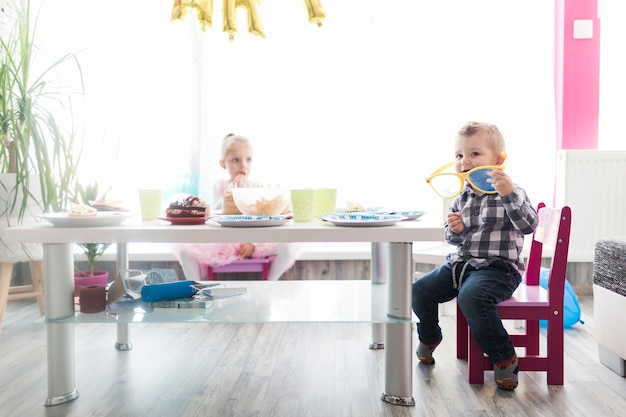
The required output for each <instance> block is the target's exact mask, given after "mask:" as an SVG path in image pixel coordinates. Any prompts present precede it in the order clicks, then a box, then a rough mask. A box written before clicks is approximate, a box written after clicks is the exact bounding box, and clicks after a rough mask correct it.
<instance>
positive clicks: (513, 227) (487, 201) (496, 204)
mask: <svg viewBox="0 0 626 417" xmlns="http://www.w3.org/2000/svg"><path fill="white" fill-rule="evenodd" d="M450 211H451V212H460V213H461V218H462V219H463V224H464V225H465V229H464V230H463V232H461V233H454V232H452V231H451V230H450V228H449V226H448V222H446V224H445V238H446V241H447V242H448V243H449V244H451V245H454V246H457V251H456V253H451V254H449V255H448V256H447V258H446V259H447V260H448V262H450V263H454V262H460V261H463V262H467V263H469V264H470V265H471V266H473V267H474V268H477V269H478V268H481V267H484V266H487V265H490V264H491V263H493V262H495V261H498V260H505V261H507V262H510V263H511V264H513V265H514V266H515V267H516V268H517V269H518V271H519V272H520V273H522V272H523V271H524V269H525V266H524V262H523V261H522V259H521V257H520V254H521V252H522V249H523V246H524V235H526V234H531V233H532V232H533V231H534V230H535V227H537V224H538V222H539V217H538V215H537V211H536V210H535V209H534V208H533V206H532V205H531V203H530V200H529V199H528V196H527V195H526V192H525V191H524V190H523V189H522V188H521V187H519V186H518V185H517V184H515V188H514V190H513V193H512V194H511V195H509V196H506V197H503V196H501V195H499V194H482V195H478V194H476V193H475V192H474V190H472V188H471V187H470V186H469V185H466V186H465V189H464V190H463V192H462V193H461V194H460V195H459V196H458V197H457V198H456V199H455V200H454V201H453V202H452V205H451V206H450Z"/></svg>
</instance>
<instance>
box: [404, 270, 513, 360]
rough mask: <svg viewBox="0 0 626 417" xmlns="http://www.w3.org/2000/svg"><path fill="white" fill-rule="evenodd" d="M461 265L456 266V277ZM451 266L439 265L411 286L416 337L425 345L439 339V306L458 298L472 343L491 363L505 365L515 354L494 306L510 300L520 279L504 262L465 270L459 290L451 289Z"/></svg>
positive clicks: (440, 336) (452, 287)
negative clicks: (415, 318)
mask: <svg viewBox="0 0 626 417" xmlns="http://www.w3.org/2000/svg"><path fill="white" fill-rule="evenodd" d="M462 267H463V265H462V264H458V265H457V268H456V274H457V276H458V274H459V272H460V271H461V269H462ZM452 269H453V266H452V265H451V264H449V263H446V264H444V265H441V266H440V267H438V268H436V269H434V270H433V271H431V272H429V273H427V274H425V275H424V276H422V277H421V278H419V279H417V280H416V281H415V282H414V283H413V285H412V290H413V291H412V297H413V299H412V301H413V311H414V312H415V315H417V317H418V318H419V323H418V324H417V335H418V337H419V340H420V341H421V342H422V343H424V344H427V345H430V344H433V343H437V342H439V341H440V340H441V339H442V337H443V336H442V334H441V327H439V314H438V309H439V304H440V303H444V302H446V301H450V300H452V299H453V298H454V297H458V300H457V302H458V303H459V307H460V308H461V311H462V312H463V314H464V315H465V318H466V319H467V323H468V325H469V327H470V329H471V331H472V335H473V336H474V339H476V342H478V344H479V345H480V347H481V348H482V350H483V352H485V353H486V354H487V355H489V358H490V359H491V361H492V362H493V363H494V364H495V363H500V362H505V361H508V360H509V359H511V358H512V357H513V355H514V354H515V348H514V346H513V343H512V342H511V340H510V338H509V334H508V333H507V331H506V329H505V328H504V326H503V325H502V320H501V319H500V315H499V314H498V311H497V309H496V304H498V303H499V302H500V301H503V300H506V299H507V298H509V297H511V294H513V291H515V289H516V288H517V287H518V285H519V284H520V282H521V281H522V278H521V276H520V274H519V272H518V271H517V270H516V269H515V268H514V267H513V266H512V265H511V264H509V263H508V262H505V261H499V262H496V263H494V264H492V265H489V266H487V267H484V268H480V269H474V268H472V267H469V266H468V267H467V268H466V271H464V272H465V274H464V279H462V284H461V286H460V289H456V288H454V287H455V286H454V283H453V279H452V272H453V271H452Z"/></svg>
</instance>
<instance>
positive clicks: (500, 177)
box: [491, 169, 514, 196]
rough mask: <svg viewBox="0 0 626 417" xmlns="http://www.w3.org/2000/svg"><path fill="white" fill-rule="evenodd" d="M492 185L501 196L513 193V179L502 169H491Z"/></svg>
mask: <svg viewBox="0 0 626 417" xmlns="http://www.w3.org/2000/svg"><path fill="white" fill-rule="evenodd" d="M491 185H493V188H495V189H496V191H497V192H498V194H500V195H501V196H508V195H511V193H513V189H514V186H513V180H511V177H509V176H508V175H507V173H506V172H504V171H502V170H498V169H496V170H493V171H491Z"/></svg>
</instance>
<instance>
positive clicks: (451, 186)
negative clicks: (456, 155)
mask: <svg viewBox="0 0 626 417" xmlns="http://www.w3.org/2000/svg"><path fill="white" fill-rule="evenodd" d="M505 163H506V159H505V160H504V162H503V163H502V165H485V166H482V167H476V168H474V169H472V170H469V171H467V172H462V173H458V172H443V171H445V170H446V169H448V168H450V167H451V166H453V165H454V162H450V163H449V164H445V165H443V166H442V167H440V168H439V169H437V170H436V171H435V172H433V173H432V174H430V176H429V177H428V178H426V182H427V183H428V184H430V186H431V187H432V189H433V190H435V192H436V193H437V194H439V195H440V196H441V197H443V198H454V197H456V196H458V195H459V194H461V191H463V186H464V185H465V181H467V182H468V183H469V184H470V185H471V186H472V187H473V188H474V189H475V190H477V191H480V192H483V193H485V194H495V193H496V189H495V188H493V185H491V175H489V174H490V173H491V172H492V171H494V170H502V169H504V166H505Z"/></svg>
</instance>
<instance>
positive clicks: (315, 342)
mask: <svg viewBox="0 0 626 417" xmlns="http://www.w3.org/2000/svg"><path fill="white" fill-rule="evenodd" d="M581 304H582V305H583V310H584V314H583V319H584V320H585V324H584V325H581V324H577V325H575V326H574V327H573V328H571V329H568V330H567V331H566V348H565V349H566V363H565V372H566V373H565V385H564V386H552V387H548V386H547V385H546V383H545V374H544V373H540V372H527V373H522V374H520V386H519V388H518V389H517V390H516V391H514V392H506V391H501V390H498V389H496V388H495V384H494V383H493V379H492V374H491V373H490V372H488V373H487V374H486V377H485V384H484V385H469V384H468V383H467V372H466V362H464V361H460V360H457V359H456V358H455V352H454V345H455V337H454V315H451V314H450V313H446V312H447V311H451V310H453V309H450V308H445V309H444V313H446V314H444V315H442V327H443V328H444V332H445V333H444V343H443V344H442V345H441V346H440V348H439V349H438V350H437V352H436V358H437V364H436V365H434V366H432V367H426V366H423V365H418V364H415V363H414V364H413V392H414V397H415V401H416V405H415V406H414V407H402V406H393V405H390V404H387V403H385V402H383V401H381V400H380V394H381V393H382V392H383V388H384V360H383V358H384V353H383V351H373V350H369V349H368V347H367V346H368V343H369V341H370V335H371V325H369V324H357V325H354V324H351V325H347V324H249V325H202V324H196V325H189V324H163V325H155V324H151V325H146V324H144V325H132V326H131V338H132V341H133V344H134V349H133V350H131V351H126V352H120V351H117V350H116V349H115V348H114V347H113V344H114V342H115V336H116V328H115V326H114V325H108V324H100V325H77V326H76V342H77V343H76V357H77V361H76V383H77V388H78V391H79V393H80V397H79V398H78V399H76V400H75V401H71V402H69V403H66V404H62V405H58V406H54V407H44V405H43V404H44V400H45V398H46V395H47V372H46V366H45V356H46V353H45V337H46V336H45V328H44V326H43V325H41V324H36V323H34V322H35V320H36V319H37V318H38V315H39V313H38V310H37V304H36V303H35V301H34V300H32V301H31V300H21V301H11V302H9V305H8V310H7V313H6V314H5V317H4V326H3V328H2V333H0V415H1V416H3V417H13V416H17V417H37V416H63V417H74V416H75V417H85V416H111V417H125V416H132V417H142V416H146V417H156V416H167V417H175V416H251V417H252V416H285V417H287V416H288V417H309V416H310V417H313V416H324V417H326V416H332V417H335V416H355V417H367V416H394V417H400V416H426V417H428V416H433V417H445V416H507V417H509V416H542V417H550V416H554V417H556V416H559V417H560V416H568V417H575V416H581V417H583V416H584V417H588V416H598V417H599V416H602V417H606V416H620V417H621V416H623V415H624V413H625V410H626V378H622V377H620V376H618V375H617V374H615V373H613V372H612V371H611V370H609V369H608V368H606V367H604V366H603V365H601V364H600V363H599V362H598V358H597V348H596V343H595V341H594V340H593V336H592V335H593V319H592V299H591V297H589V296H585V297H581ZM448 307H449V306H448ZM616 331H624V329H616Z"/></svg>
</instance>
